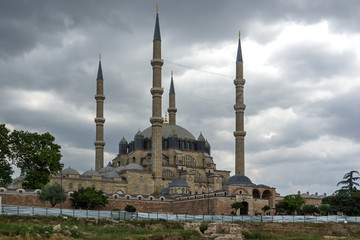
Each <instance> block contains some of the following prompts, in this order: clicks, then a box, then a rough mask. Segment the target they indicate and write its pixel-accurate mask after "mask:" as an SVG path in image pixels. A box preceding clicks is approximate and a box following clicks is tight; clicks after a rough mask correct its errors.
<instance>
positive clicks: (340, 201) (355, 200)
mask: <svg viewBox="0 0 360 240" xmlns="http://www.w3.org/2000/svg"><path fill="white" fill-rule="evenodd" d="M322 204H330V206H331V210H332V211H334V212H335V213H336V212H342V213H344V214H346V215H349V216H359V215H360V191H359V190H354V191H350V192H349V191H345V190H342V191H338V192H337V193H336V194H334V195H331V196H328V197H325V198H323V199H322Z"/></svg>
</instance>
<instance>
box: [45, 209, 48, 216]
mask: <svg viewBox="0 0 360 240" xmlns="http://www.w3.org/2000/svg"><path fill="white" fill-rule="evenodd" d="M45 209H46V216H47V215H48V208H45Z"/></svg>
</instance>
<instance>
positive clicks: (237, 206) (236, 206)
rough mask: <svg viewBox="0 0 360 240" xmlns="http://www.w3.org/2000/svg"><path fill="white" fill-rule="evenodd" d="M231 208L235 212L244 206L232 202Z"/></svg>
mask: <svg viewBox="0 0 360 240" xmlns="http://www.w3.org/2000/svg"><path fill="white" fill-rule="evenodd" d="M231 208H234V209H235V211H237V210H238V209H242V208H244V205H243V204H242V202H234V203H233V204H231Z"/></svg>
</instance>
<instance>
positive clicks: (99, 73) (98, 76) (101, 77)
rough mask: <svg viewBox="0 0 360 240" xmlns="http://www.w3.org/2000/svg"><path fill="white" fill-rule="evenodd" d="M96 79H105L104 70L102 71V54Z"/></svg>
mask: <svg viewBox="0 0 360 240" xmlns="http://www.w3.org/2000/svg"><path fill="white" fill-rule="evenodd" d="M96 79H103V74H102V69H101V54H99V68H98V74H97V78H96Z"/></svg>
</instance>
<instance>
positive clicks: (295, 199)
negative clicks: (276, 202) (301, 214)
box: [284, 194, 305, 214]
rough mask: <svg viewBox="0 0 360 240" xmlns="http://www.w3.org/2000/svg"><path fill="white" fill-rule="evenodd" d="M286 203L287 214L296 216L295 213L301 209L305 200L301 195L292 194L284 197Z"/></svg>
mask: <svg viewBox="0 0 360 240" xmlns="http://www.w3.org/2000/svg"><path fill="white" fill-rule="evenodd" d="M284 202H285V203H286V204H287V212H288V213H291V214H295V211H296V210H297V209H300V207H301V206H302V205H303V204H304V203H305V200H304V199H303V198H302V197H301V196H300V195H299V194H291V195H287V196H285V197H284Z"/></svg>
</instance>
